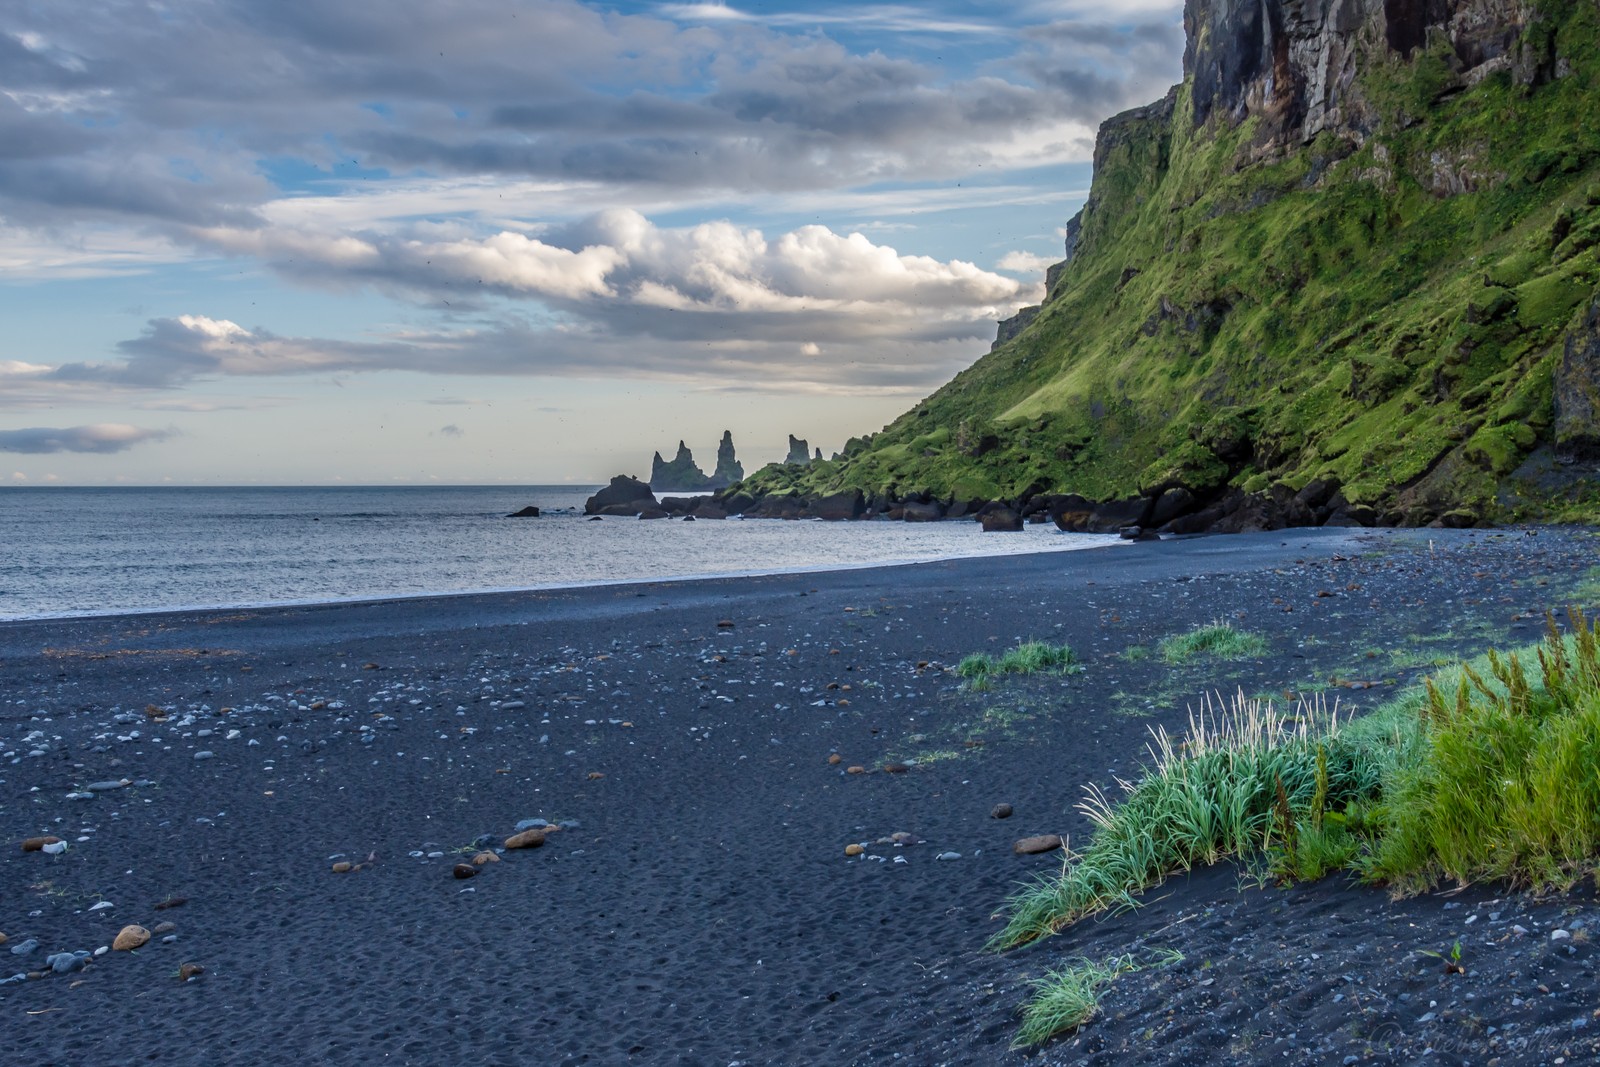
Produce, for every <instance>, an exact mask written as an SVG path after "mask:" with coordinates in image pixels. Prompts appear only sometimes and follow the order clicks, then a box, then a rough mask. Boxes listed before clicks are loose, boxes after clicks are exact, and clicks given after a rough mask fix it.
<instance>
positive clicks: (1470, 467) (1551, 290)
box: [741, 0, 1600, 523]
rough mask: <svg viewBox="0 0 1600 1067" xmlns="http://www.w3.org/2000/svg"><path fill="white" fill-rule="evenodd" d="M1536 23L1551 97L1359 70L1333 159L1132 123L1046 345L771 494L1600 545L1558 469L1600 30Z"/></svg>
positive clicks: (1595, 182)
mask: <svg viewBox="0 0 1600 1067" xmlns="http://www.w3.org/2000/svg"><path fill="white" fill-rule="evenodd" d="M1536 6H1537V14H1536V16H1535V17H1534V18H1533V19H1532V20H1531V21H1530V22H1529V23H1528V24H1527V25H1526V27H1524V28H1521V29H1520V30H1518V31H1517V32H1518V33H1519V34H1520V40H1518V41H1516V42H1514V47H1513V52H1514V53H1515V54H1516V55H1518V56H1529V55H1531V56H1535V57H1545V58H1544V60H1542V62H1543V67H1542V68H1539V67H1537V65H1536V67H1535V68H1534V69H1532V73H1531V74H1530V73H1528V70H1525V69H1522V68H1519V67H1518V66H1517V64H1516V63H1511V62H1505V63H1492V62H1485V63H1482V64H1480V65H1478V66H1477V67H1476V68H1474V69H1472V70H1471V71H1468V72H1465V73H1464V72H1463V64H1462V62H1461V61H1460V60H1458V58H1457V53H1456V51H1453V50H1452V47H1451V43H1450V41H1449V40H1448V39H1447V38H1446V37H1445V36H1444V35H1442V34H1441V33H1439V32H1437V31H1430V32H1432V33H1433V36H1431V37H1429V38H1428V40H1429V41H1430V43H1429V44H1427V45H1426V46H1424V47H1423V48H1421V49H1419V50H1418V51H1416V52H1414V53H1412V54H1410V55H1409V56H1408V55H1404V54H1402V53H1400V52H1397V51H1394V50H1391V49H1389V48H1386V47H1384V46H1382V45H1381V44H1376V45H1373V44H1362V45H1360V46H1359V47H1357V46H1355V45H1352V46H1351V48H1352V49H1353V51H1352V55H1353V57H1354V58H1353V63H1354V68H1353V69H1354V72H1355V80H1354V83H1353V85H1352V86H1351V87H1350V88H1349V90H1348V91H1347V98H1346V101H1345V104H1346V106H1345V110H1346V112H1347V113H1348V114H1347V117H1346V119H1345V120H1344V122H1343V123H1342V124H1327V125H1326V126H1325V127H1324V128H1322V129H1321V132H1319V133H1317V134H1316V135H1315V136H1314V137H1312V138H1311V139H1310V140H1309V141H1305V140H1303V139H1302V138H1300V137H1298V136H1284V130H1283V128H1282V125H1281V123H1280V124H1278V125H1276V126H1275V125H1274V120H1273V119H1272V118H1271V117H1270V116H1267V117H1263V116H1262V115H1259V114H1253V113H1252V114H1249V115H1248V116H1247V117H1245V118H1244V119H1243V120H1242V121H1240V122H1238V123H1237V124H1233V123H1232V122H1231V121H1230V120H1229V118H1228V116H1227V115H1224V114H1218V113H1215V112H1213V113H1212V114H1211V117H1210V118H1209V119H1208V120H1207V121H1206V122H1204V123H1202V124H1200V125H1198V126H1197V125H1196V124H1195V122H1194V115H1195V105H1194V102H1193V101H1192V100H1191V93H1192V91H1193V86H1194V84H1195V83H1194V80H1193V78H1190V79H1189V80H1187V81H1186V82H1185V84H1184V85H1181V86H1178V87H1177V88H1175V89H1174V90H1173V92H1172V93H1171V94H1170V95H1169V96H1168V97H1167V99H1166V100H1164V101H1161V102H1159V103H1157V104H1153V105H1151V106H1149V107H1145V108H1141V109H1138V110H1136V111H1132V112H1128V113H1126V114H1124V115H1120V116H1117V117H1116V118H1113V119H1111V120H1109V121H1108V122H1107V123H1106V124H1105V125H1104V126H1103V127H1102V129H1101V132H1100V137H1099V142H1098V144H1097V147H1096V152H1095V174H1094V182H1093V188H1092V191H1091V194H1090V198H1089V202H1088V204H1087V205H1086V206H1085V208H1084V211H1083V215H1082V219H1081V234H1080V236H1079V239H1078V241H1077V244H1076V248H1075V250H1074V255H1073V257H1072V259H1071V261H1070V262H1069V263H1068V264H1067V265H1066V266H1065V268H1064V269H1063V270H1061V271H1060V272H1059V275H1058V277H1057V278H1056V281H1055V286H1054V289H1053V290H1052V292H1051V293H1050V294H1049V297H1048V299H1047V301H1046V303H1045V305H1044V307H1043V309H1042V310H1041V311H1040V312H1039V314H1038V315H1037V316H1036V317H1035V318H1034V319H1033V320H1032V321H1031V322H1030V323H1029V324H1028V325H1027V326H1026V328H1024V329H1022V330H1021V331H1020V332H1019V333H1018V334H1017V336H1015V337H1014V338H1013V339H1011V340H1009V341H1007V342H1006V343H1004V344H1002V345H1000V346H999V347H998V348H996V350H995V351H994V352H992V353H991V354H989V355H987V356H985V357H984V358H982V359H980V360H979V361H978V362H977V363H975V364H974V365H973V366H971V367H970V368H968V369H967V370H965V371H963V372H962V373H961V374H959V375H957V376H956V378H955V379H954V380H953V381H951V382H950V383H949V384H947V385H946V386H944V387H943V388H941V389H940V390H939V391H938V392H936V393H934V394H933V395H932V396H930V397H928V398H927V399H926V400H924V401H923V402H921V403H919V404H918V405H917V406H916V407H915V408H913V409H912V410H911V411H909V412H907V413H906V414H905V415H903V416H901V417H900V418H899V419H897V420H895V421H894V422H893V423H891V424H890V425H889V426H888V427H886V428H885V429H884V430H883V431H882V432H880V433H878V434H875V435H873V436H871V437H870V438H867V439H855V440H852V441H851V443H850V444H849V445H848V446H847V447H846V449H845V450H844V453H843V455H842V456H841V457H840V458H839V459H838V460H835V461H830V462H819V463H814V464H812V465H810V466H809V467H804V468H799V467H769V468H767V469H765V470H763V471H760V472H758V473H757V474H755V475H754V476H752V477H751V478H749V479H746V481H745V482H744V483H743V485H742V486H741V488H743V489H744V490H745V491H746V492H749V493H751V494H752V495H756V496H760V495H763V494H771V493H773V492H780V491H790V492H794V493H798V494H805V495H812V494H815V495H825V494H829V493H834V492H838V491H841V490H847V489H861V490H863V491H864V492H866V493H868V494H888V495H890V496H895V495H905V494H909V493H912V492H916V491H929V492H931V493H933V494H936V495H937V496H940V497H944V498H946V499H958V500H973V499H1002V498H1004V499H1015V498H1018V497H1025V496H1029V495H1033V494H1037V493H1044V492H1053V493H1067V492H1071V493H1078V494H1082V495H1083V496H1086V497H1089V498H1091V499H1100V500H1109V499H1118V498H1125V497H1130V496H1133V495H1136V494H1140V493H1142V494H1146V495H1154V494H1156V493H1159V492H1160V491H1162V490H1163V489H1165V488H1170V487H1182V488H1185V489H1188V490H1189V491H1191V492H1192V493H1194V494H1195V496H1196V497H1197V498H1202V499H1203V498H1208V497H1215V496H1217V495H1218V494H1220V493H1221V492H1222V491H1224V490H1226V489H1228V488H1238V489H1241V490H1243V491H1245V492H1251V493H1255V492H1262V491H1264V490H1266V489H1267V488H1268V487H1269V486H1273V485H1286V486H1287V487H1288V488H1290V489H1293V490H1298V489H1300V488H1301V487H1303V486H1305V485H1306V484H1307V483H1309V482H1312V481H1313V480H1316V479H1327V480H1330V481H1336V482H1337V483H1338V485H1339V486H1341V487H1342V491H1343V494H1344V496H1345V499H1346V500H1347V501H1348V502H1349V503H1350V504H1352V505H1365V506H1368V507H1370V508H1372V509H1373V511H1374V513H1375V515H1377V516H1378V517H1382V518H1386V519H1388V520H1389V521H1394V522H1408V523H1409V522H1426V521H1429V520H1431V519H1433V518H1437V517H1438V516H1440V515H1442V514H1444V513H1445V512H1448V511H1450V510H1452V509H1461V508H1465V509H1467V510H1468V511H1469V512H1470V513H1471V515H1472V516H1488V517H1506V516H1529V517H1537V516H1542V517H1551V518H1555V517H1568V518H1571V517H1588V518H1594V517H1595V516H1596V515H1600V489H1597V488H1596V486H1595V483H1594V481H1593V480H1592V479H1590V480H1588V481H1585V480H1584V479H1582V478H1573V477H1571V476H1570V472H1569V473H1568V474H1567V475H1566V476H1565V477H1563V476H1562V474H1561V471H1562V468H1561V467H1560V466H1559V465H1558V464H1557V463H1556V462H1555V460H1556V458H1557V455H1558V453H1559V452H1560V451H1561V448H1560V446H1561V444H1562V442H1561V441H1559V440H1558V439H1557V438H1558V434H1557V427H1556V415H1557V412H1556V407H1557V404H1556V397H1555V393H1556V386H1555V385H1554V384H1553V383H1554V382H1555V380H1556V374H1557V368H1558V367H1559V366H1560V365H1561V361H1562V358H1563V352H1564V350H1571V349H1572V348H1573V341H1572V338H1573V337H1575V336H1577V334H1578V333H1579V331H1581V330H1583V329H1584V321H1583V320H1584V316H1585V313H1586V312H1587V311H1588V309H1589V308H1590V306H1591V303H1592V302H1594V301H1596V300H1597V294H1600V122H1595V121H1594V119H1593V116H1594V115H1595V114H1597V113H1600V8H1597V5H1596V4H1595V3H1594V2H1593V0H1540V2H1539V3H1538V4H1537V5H1536ZM1329 32H1330V33H1331V32H1332V31H1329ZM1357 113H1359V115H1360V119H1359V121H1356V120H1354V119H1351V118H1350V117H1349V115H1354V114H1357ZM1290 132H1291V133H1294V132H1295V128H1294V127H1293V124H1291V130H1290ZM1591 318H1592V316H1591ZM1568 358H1569V360H1570V359H1571V357H1570V356H1569V357H1568ZM1585 382H1586V383H1587V379H1585ZM1592 384H1593V383H1587V384H1584V385H1583V388H1588V387H1589V386H1590V385H1592ZM1591 391H1592V389H1591Z"/></svg>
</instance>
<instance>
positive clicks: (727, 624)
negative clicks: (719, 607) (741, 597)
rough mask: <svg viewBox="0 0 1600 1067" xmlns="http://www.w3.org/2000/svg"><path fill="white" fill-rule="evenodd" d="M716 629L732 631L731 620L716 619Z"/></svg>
mask: <svg viewBox="0 0 1600 1067" xmlns="http://www.w3.org/2000/svg"><path fill="white" fill-rule="evenodd" d="M717 629H719V630H731V629H733V620H732V619H718V620H717Z"/></svg>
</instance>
